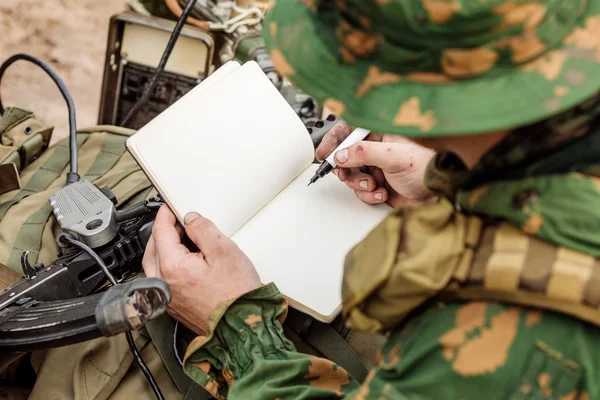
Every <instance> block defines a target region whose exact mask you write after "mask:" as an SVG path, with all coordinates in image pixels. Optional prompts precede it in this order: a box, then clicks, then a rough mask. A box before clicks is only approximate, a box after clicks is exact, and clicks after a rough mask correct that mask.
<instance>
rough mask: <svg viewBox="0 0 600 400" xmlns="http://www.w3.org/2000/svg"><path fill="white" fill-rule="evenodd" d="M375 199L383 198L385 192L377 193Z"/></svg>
mask: <svg viewBox="0 0 600 400" xmlns="http://www.w3.org/2000/svg"><path fill="white" fill-rule="evenodd" d="M375 200H378V201H381V200H383V193H375Z"/></svg>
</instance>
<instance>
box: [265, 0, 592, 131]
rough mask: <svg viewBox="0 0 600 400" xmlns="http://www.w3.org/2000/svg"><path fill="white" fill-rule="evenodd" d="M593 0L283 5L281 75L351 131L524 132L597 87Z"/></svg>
mask: <svg viewBox="0 0 600 400" xmlns="http://www.w3.org/2000/svg"><path fill="white" fill-rule="evenodd" d="M598 37H600V3H598V2H597V1H594V0H571V1H564V0H513V1H506V0H489V1H479V0H406V1H405V0H335V1H334V0H302V1H297V0H279V1H277V2H276V4H275V6H274V8H273V9H272V10H271V11H270V13H269V14H268V15H267V18H266V21H265V38H266V42H267V46H268V47H269V48H270V49H271V57H272V59H273V62H274V63H275V65H276V66H277V68H278V70H279V71H280V72H281V73H282V74H283V75H285V76H286V77H287V78H288V79H290V80H291V81H292V82H293V83H294V84H295V85H297V86H298V87H299V88H300V89H302V90H303V91H304V92H306V93H310V94H311V96H313V97H315V98H317V99H318V100H319V101H322V102H324V103H325V105H326V106H327V107H328V108H330V109H331V110H332V111H333V112H335V113H336V114H338V115H340V116H341V117H342V118H343V119H345V120H346V121H347V122H348V123H350V124H352V125H356V126H361V127H365V128H368V129H370V130H371V131H374V132H382V133H392V134H401V135H405V136H412V137H435V136H442V135H454V134H476V133H481V132H488V131H493V130H500V129H505V128H508V129H510V128H514V127H517V126H523V125H526V124H529V123H533V122H535V121H538V120H541V119H543V118H545V117H547V116H548V115H551V114H554V113H558V112H561V111H563V110H566V109H568V108H571V107H573V106H574V105H576V104H578V103H581V102H582V101H583V100H585V99H586V98H589V97H590V96H591V95H592V94H593V93H595V92H596V91H597V90H598V88H599V87H600V44H599V42H598Z"/></svg>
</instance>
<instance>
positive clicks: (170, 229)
mask: <svg viewBox="0 0 600 400" xmlns="http://www.w3.org/2000/svg"><path fill="white" fill-rule="evenodd" d="M176 226H177V219H175V215H173V213H172V212H171V210H169V208H168V207H167V206H164V205H163V206H162V207H161V208H160V210H158V214H156V219H155V220H154V226H153V227H152V236H153V237H154V243H155V245H156V252H157V254H158V260H159V262H160V263H161V265H162V266H163V267H165V266H168V265H169V264H170V263H171V262H172V261H173V260H174V259H176V258H178V257H181V256H183V255H185V254H188V253H189V252H190V251H189V250H188V249H187V248H186V247H185V246H184V245H183V244H182V243H181V237H180V236H179V233H178V232H177V228H176Z"/></svg>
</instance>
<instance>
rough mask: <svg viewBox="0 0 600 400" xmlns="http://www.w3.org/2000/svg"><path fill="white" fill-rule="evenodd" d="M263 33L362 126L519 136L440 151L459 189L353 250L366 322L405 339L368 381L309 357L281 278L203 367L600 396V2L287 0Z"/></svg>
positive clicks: (238, 388) (385, 352) (232, 390)
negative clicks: (486, 147) (476, 157)
mask: <svg viewBox="0 0 600 400" xmlns="http://www.w3.org/2000/svg"><path fill="white" fill-rule="evenodd" d="M265 31H266V40H267V43H268V45H269V46H270V48H271V56H272V58H273V60H274V62H275V63H276V65H277V66H278V69H279V71H280V72H281V73H282V74H284V75H286V76H287V77H288V78H289V79H291V80H292V81H293V82H294V83H295V84H296V85H297V86H299V87H300V88H301V89H302V90H304V91H306V92H308V93H310V94H311V95H313V96H315V97H317V98H318V99H320V100H322V101H324V102H325V104H326V106H328V107H329V108H330V109H332V110H333V111H335V112H336V113H338V114H339V115H341V116H342V117H343V118H344V119H346V120H347V121H348V122H349V123H351V124H353V125H358V126H362V127H365V128H369V129H371V130H372V131H377V132H385V133H393V134H400V135H405V136H409V137H443V136H449V135H457V134H477V133H481V132H489V131H495V130H501V129H513V132H512V133H510V134H509V135H508V136H507V137H506V138H505V139H503V140H502V141H501V142H500V143H499V144H498V145H497V146H495V147H494V148H493V149H492V150H491V151H490V152H488V153H487V154H486V155H485V156H484V157H483V158H482V159H481V161H480V162H479V164H478V165H477V166H475V167H474V168H473V169H471V170H467V169H466V168H465V166H464V165H463V164H462V162H461V161H460V160H459V159H458V158H457V157H456V156H454V155H453V154H448V153H440V154H438V155H437V156H436V157H435V159H434V160H432V162H431V164H430V166H429V168H428V172H427V174H426V183H427V185H428V186H429V187H430V188H432V189H433V190H435V191H437V192H439V193H440V194H442V195H443V196H442V198H441V200H440V201H439V202H438V203H437V204H434V205H429V206H424V207H421V208H405V209H401V210H398V211H396V212H394V213H393V214H392V215H390V216H389V217H388V218H387V219H386V220H385V221H383V222H382V224H381V225H380V226H379V227H377V228H376V229H375V230H374V231H373V232H371V233H370V234H369V235H368V237H367V238H366V239H365V240H364V241H363V242H361V243H360V244H358V245H357V246H356V247H355V248H354V249H353V250H352V251H351V253H350V254H349V255H348V257H347V259H346V265H345V272H344V283H343V288H342V292H343V306H344V315H345V316H346V318H347V319H348V323H349V325H350V326H351V327H354V328H356V329H360V330H363V331H366V332H387V333H389V335H390V336H389V340H388V342H387V343H386V345H385V346H384V347H383V349H382V351H381V353H380V355H379V358H378V365H377V367H376V368H375V369H373V370H372V371H371V372H370V374H369V376H368V377H367V379H366V381H365V382H364V383H362V384H359V383H358V382H357V381H356V380H355V379H353V377H352V376H349V374H348V373H347V372H346V371H345V370H343V369H342V368H339V367H338V366H336V365H335V364H333V363H332V362H330V361H328V360H325V359H321V358H317V357H312V356H309V355H305V354H300V353H298V352H296V351H295V349H294V346H293V345H292V343H291V342H290V341H289V340H288V339H287V338H286V337H285V335H284V334H283V330H282V327H281V323H282V321H283V320H284V319H285V316H286V312H287V304H286V302H285V300H284V298H283V297H282V296H281V294H280V293H279V292H278V291H277V288H276V287H275V286H274V285H267V286H264V287H262V288H259V289H257V290H255V291H253V292H251V293H248V294H246V295H244V296H242V297H240V298H238V299H233V300H231V301H229V302H227V303H226V304H221V305H220V306H219V307H218V309H217V310H216V311H215V312H214V313H213V315H212V316H211V320H210V321H211V328H212V329H211V333H210V335H209V336H207V337H198V338H196V339H195V340H194V341H193V342H192V343H191V345H190V346H189V348H188V350H187V353H186V357H185V360H184V368H185V371H186V373H187V374H188V375H189V376H190V377H192V378H193V379H194V380H195V381H196V382H198V383H199V384H201V385H202V386H204V387H205V388H207V389H208V390H209V391H210V392H212V393H213V394H214V395H215V396H217V397H219V398H224V397H228V398H230V399H248V398H252V399H269V400H272V399H281V400H285V399H299V398H310V399H314V398H338V397H346V398H351V399H367V398H368V399H386V398H394V399H404V398H427V399H440V398H441V399H480V398H483V397H484V396H485V397H490V398H494V399H500V398H502V399H503V398H510V399H544V398H546V399H589V398H592V399H596V398H600V385H598V384H597V383H596V382H595V380H596V379H597V376H598V373H599V371H600V355H598V353H597V351H596V349H597V348H598V346H599V345H600V335H599V334H600V330H599V329H598V326H600V313H598V307H600V261H599V260H598V257H599V256H600V242H599V239H598V235H597V231H598V228H599V227H600V211H598V207H597V204H598V203H599V201H600V169H599V168H598V167H600V150H599V149H600V129H599V128H598V126H597V121H598V117H599V116H600V103H599V101H600V97H599V96H598V92H599V90H600V39H599V38H600V1H599V0H587V1H585V0H538V1H531V0H514V1H506V0H360V1H359V0H337V1H332V0H330V1H326V0H321V1H319V0H302V1H293V0H279V2H277V4H276V5H275V7H274V8H273V9H272V10H271V12H270V14H269V15H268V16H267V20H266V23H265ZM467 89H468V91H467ZM538 121H543V122H538ZM517 127H523V128H519V129H515V128H517Z"/></svg>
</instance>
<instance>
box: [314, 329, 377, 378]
mask: <svg viewBox="0 0 600 400" xmlns="http://www.w3.org/2000/svg"><path fill="white" fill-rule="evenodd" d="M304 340H306V342H307V343H308V344H310V345H311V346H312V347H314V348H315V349H317V350H318V351H320V352H321V353H322V354H323V355H324V356H325V357H326V358H327V359H329V360H331V361H333V362H334V363H336V364H337V365H339V366H340V367H342V368H344V369H345V370H346V371H347V372H348V373H349V374H350V375H352V376H353V377H354V379H356V380H357V381H358V382H361V383H362V382H363V381H364V380H365V378H366V377H367V374H368V373H369V371H368V370H367V367H366V366H365V364H364V363H363V362H362V360H361V359H360V357H358V354H356V352H355V351H354V349H353V348H352V347H351V346H350V344H348V342H347V341H346V340H345V339H344V338H343V337H342V336H341V335H340V334H339V333H338V332H337V331H336V330H335V329H333V328H332V327H331V326H330V325H328V324H324V323H322V322H319V321H314V322H313V324H312V326H311V327H310V329H309V330H308V333H307V334H305V335H304Z"/></svg>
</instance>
